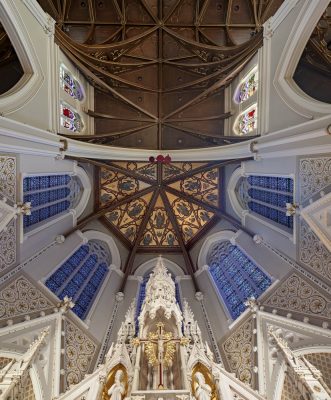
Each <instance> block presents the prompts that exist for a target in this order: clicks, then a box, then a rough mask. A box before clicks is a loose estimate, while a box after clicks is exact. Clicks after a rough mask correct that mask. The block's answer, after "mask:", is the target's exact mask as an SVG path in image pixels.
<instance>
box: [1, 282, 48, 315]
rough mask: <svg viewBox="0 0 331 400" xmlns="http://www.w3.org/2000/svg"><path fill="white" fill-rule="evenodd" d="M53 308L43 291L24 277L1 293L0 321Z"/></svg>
mask: <svg viewBox="0 0 331 400" xmlns="http://www.w3.org/2000/svg"><path fill="white" fill-rule="evenodd" d="M52 306H53V304H52V303H51V302H50V301H49V300H48V299H47V298H46V297H45V296H44V295H43V294H42V293H41V291H39V290H38V289H37V288H36V287H35V286H33V285H32V284H31V283H30V282H29V281H28V280H27V278H25V277H24V276H20V277H18V278H16V279H15V280H14V281H12V282H11V283H10V284H8V285H7V286H6V287H4V288H3V289H2V290H1V291H0V320H2V319H8V318H13V317H18V316H26V315H27V314H29V313H33V312H36V311H41V310H46V309H49V308H51V307H52Z"/></svg>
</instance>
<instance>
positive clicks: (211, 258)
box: [199, 231, 272, 320]
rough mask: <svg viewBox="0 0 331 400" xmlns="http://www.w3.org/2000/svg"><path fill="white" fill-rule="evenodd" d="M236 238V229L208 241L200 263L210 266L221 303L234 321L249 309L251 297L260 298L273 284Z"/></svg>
mask: <svg viewBox="0 0 331 400" xmlns="http://www.w3.org/2000/svg"><path fill="white" fill-rule="evenodd" d="M235 237H236V234H235V233H234V232H232V231H221V232H218V233H216V234H214V235H212V237H209V238H208V239H207V240H206V241H205V243H204V244H203V246H202V248H201V250H200V254H199V264H200V265H201V264H203V265H204V266H208V272H209V277H210V279H211V281H212V282H213V284H214V287H215V290H216V292H217V294H218V296H219V299H220V301H221V304H222V306H223V308H224V309H225V311H226V312H227V314H228V315H229V316H230V317H231V318H232V319H233V320H235V319H237V318H238V317H239V316H240V315H241V314H242V313H243V312H244V311H245V310H246V308H247V304H246V302H247V300H248V299H250V298H254V299H257V298H258V297H260V296H261V295H262V294H263V293H264V292H265V290H267V289H268V287H269V286H270V285H271V283H272V279H271V277H270V276H269V274H268V273H267V272H265V271H264V270H263V269H262V267H261V266H259V265H258V264H257V263H256V261H255V260H254V259H253V258H252V257H251V255H249V254H247V252H246V251H244V250H243V249H242V248H241V247H240V246H239V245H238V244H236V242H235Z"/></svg>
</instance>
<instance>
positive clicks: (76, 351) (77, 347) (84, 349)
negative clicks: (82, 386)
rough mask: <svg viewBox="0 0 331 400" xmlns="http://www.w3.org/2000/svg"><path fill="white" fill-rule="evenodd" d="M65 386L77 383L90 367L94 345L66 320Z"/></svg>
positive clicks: (95, 348) (95, 347)
mask: <svg viewBox="0 0 331 400" xmlns="http://www.w3.org/2000/svg"><path fill="white" fill-rule="evenodd" d="M64 332H65V335H64V338H65V339H64V340H65V343H64V370H65V386H66V387H69V386H70V385H73V384H77V383H79V382H80V381H81V380H82V379H83V378H84V376H85V374H87V373H88V372H89V370H90V368H91V366H92V361H93V358H94V356H95V352H96V350H97V346H96V344H95V343H94V342H93V341H92V339H90V338H89V337H88V336H87V335H86V334H85V333H84V332H83V331H82V330H81V329H79V328H78V327H77V326H76V325H74V324H73V323H72V322H70V321H69V320H68V319H66V320H65V323H64Z"/></svg>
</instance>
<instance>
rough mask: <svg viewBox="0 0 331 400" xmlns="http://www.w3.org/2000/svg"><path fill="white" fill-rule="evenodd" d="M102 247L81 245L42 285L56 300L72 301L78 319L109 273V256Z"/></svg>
mask: <svg viewBox="0 0 331 400" xmlns="http://www.w3.org/2000/svg"><path fill="white" fill-rule="evenodd" d="M105 247H106V246H105V245H104V244H103V243H99V242H97V241H93V240H91V241H89V242H88V244H84V245H82V246H81V247H80V248H79V249H78V250H76V251H75V252H74V254H73V255H72V256H71V257H69V258H68V259H67V260H66V261H65V262H64V263H63V264H62V265H61V266H60V267H59V268H58V269H57V270H56V271H55V272H54V273H53V274H52V275H51V276H50V277H49V278H48V279H47V280H46V282H45V285H46V286H47V287H48V289H49V290H51V291H52V292H53V293H54V294H56V295H57V296H58V297H59V299H61V300H63V299H64V297H65V296H68V297H70V298H71V299H72V301H73V302H74V303H75V306H74V307H73V309H72V310H73V312H74V313H75V314H76V315H78V317H79V318H81V319H84V318H85V317H86V315H87V313H88V311H89V309H90V308H91V306H92V304H93V301H94V299H95V297H96V295H97V293H98V291H99V289H100V287H101V285H102V282H103V281H104V278H105V276H106V274H107V272H108V265H109V264H110V255H109V253H108V251H107V249H106V248H105ZM100 250H101V251H100Z"/></svg>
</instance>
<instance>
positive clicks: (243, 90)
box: [236, 68, 258, 103]
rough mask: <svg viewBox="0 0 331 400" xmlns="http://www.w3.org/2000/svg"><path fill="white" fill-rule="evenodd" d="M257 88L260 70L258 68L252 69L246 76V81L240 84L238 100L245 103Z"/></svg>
mask: <svg viewBox="0 0 331 400" xmlns="http://www.w3.org/2000/svg"><path fill="white" fill-rule="evenodd" d="M257 88H258V72H257V69H256V68H254V70H253V71H251V72H250V73H249V74H248V75H247V76H246V78H245V79H244V81H243V82H242V83H241V84H240V86H239V88H238V90H237V95H236V101H237V102H238V103H243V102H244V101H246V100H247V99H249V98H250V97H252V96H253V95H254V94H255V93H256V91H257Z"/></svg>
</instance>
